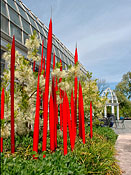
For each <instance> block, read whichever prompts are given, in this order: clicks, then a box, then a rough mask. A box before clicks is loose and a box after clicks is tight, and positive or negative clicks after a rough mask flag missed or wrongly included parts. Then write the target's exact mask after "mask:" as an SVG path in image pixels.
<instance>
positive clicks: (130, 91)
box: [115, 72, 131, 117]
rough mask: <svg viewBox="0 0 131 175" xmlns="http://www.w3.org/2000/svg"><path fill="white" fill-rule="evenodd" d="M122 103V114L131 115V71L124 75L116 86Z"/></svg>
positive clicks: (124, 115)
mask: <svg viewBox="0 0 131 175" xmlns="http://www.w3.org/2000/svg"><path fill="white" fill-rule="evenodd" d="M115 92H116V95H117V97H118V102H119V104H120V115H121V116H123V117H131V72H127V73H126V74H124V75H123V77H122V80H121V82H120V83H118V85H117V86H116V88H115Z"/></svg>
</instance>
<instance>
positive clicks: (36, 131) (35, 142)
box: [33, 74, 40, 159]
mask: <svg viewBox="0 0 131 175" xmlns="http://www.w3.org/2000/svg"><path fill="white" fill-rule="evenodd" d="M39 110H40V98H39V74H38V82H37V95H36V113H35V123H34V133H33V151H35V152H37V153H38V142H39ZM33 157H34V159H37V157H35V155H33Z"/></svg>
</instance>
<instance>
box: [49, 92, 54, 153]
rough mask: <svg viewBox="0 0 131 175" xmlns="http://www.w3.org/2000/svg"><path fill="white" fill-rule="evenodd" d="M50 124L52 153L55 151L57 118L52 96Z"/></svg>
mask: <svg viewBox="0 0 131 175" xmlns="http://www.w3.org/2000/svg"><path fill="white" fill-rule="evenodd" d="M49 107H50V108H49V124H50V149H51V151H54V150H55V135H54V130H55V128H54V127H55V123H54V122H55V118H54V104H53V98H52V94H51V95H50V104H49Z"/></svg>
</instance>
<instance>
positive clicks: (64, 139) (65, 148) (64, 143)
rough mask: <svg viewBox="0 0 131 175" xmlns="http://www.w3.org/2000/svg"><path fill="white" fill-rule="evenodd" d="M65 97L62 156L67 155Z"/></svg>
mask: <svg viewBox="0 0 131 175" xmlns="http://www.w3.org/2000/svg"><path fill="white" fill-rule="evenodd" d="M66 108H67V107H66V97H65V96H64V98H63V148H64V155H66V154H67V109H66Z"/></svg>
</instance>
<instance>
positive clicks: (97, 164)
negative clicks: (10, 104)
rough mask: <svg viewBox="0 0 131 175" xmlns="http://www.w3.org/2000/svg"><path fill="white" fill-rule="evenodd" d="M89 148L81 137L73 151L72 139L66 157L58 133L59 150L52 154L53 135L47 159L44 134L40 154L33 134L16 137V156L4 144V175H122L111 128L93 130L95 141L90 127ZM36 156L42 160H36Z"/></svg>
mask: <svg viewBox="0 0 131 175" xmlns="http://www.w3.org/2000/svg"><path fill="white" fill-rule="evenodd" d="M86 133H87V134H86V144H83V143H82V140H81V139H80V138H78V137H77V139H76V145H75V149H74V151H73V152H72V151H71V150H70V142H69V137H68V154H67V155H66V156H64V155H63V145H62V144H63V141H62V137H61V134H60V131H58V148H57V150H56V151H55V152H53V153H51V151H50V150H49V141H50V140H49V135H48V137H47V145H48V146H47V151H46V152H45V153H44V154H45V155H46V157H45V158H43V153H42V152H41V148H42V133H41V132H40V144H39V154H37V155H36V154H35V153H34V152H33V151H32V146H33V145H32V144H33V139H32V138H33V133H30V134H28V135H27V136H26V137H23V136H21V137H20V136H17V137H16V152H15V153H14V154H13V155H11V153H10V151H9V150H10V140H9V139H6V140H4V153H3V154H2V156H1V160H2V175H8V174H9V175H16V174H19V175H25V174H27V175H28V174H29V175H35V174H37V175H39V174H40V175H42V174H43V175H45V174H51V175H54V174H56V175H60V174H62V175H67V174H74V175H80V174H83V175H85V174H101V175H102V174H103V175H105V174H108V175H115V174H116V175H119V174H120V169H119V167H118V165H117V164H116V160H115V158H114V153H115V152H114V143H115V141H116V138H117V135H116V134H115V133H114V131H113V130H111V129H110V128H105V127H103V128H102V127H98V128H96V127H95V128H93V139H92V140H91V139H90V137H89V127H86ZM33 154H35V155H36V157H38V159H37V160H33V156H32V155H33Z"/></svg>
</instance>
